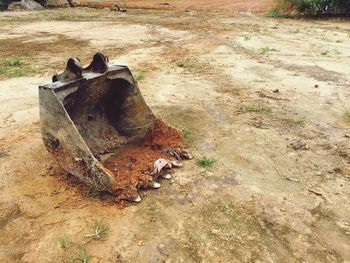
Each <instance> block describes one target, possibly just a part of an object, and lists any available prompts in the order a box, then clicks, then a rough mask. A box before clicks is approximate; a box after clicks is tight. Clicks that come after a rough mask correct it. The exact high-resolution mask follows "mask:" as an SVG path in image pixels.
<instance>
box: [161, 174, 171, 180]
mask: <svg viewBox="0 0 350 263" xmlns="http://www.w3.org/2000/svg"><path fill="white" fill-rule="evenodd" d="M162 177H163V178H164V179H167V180H170V179H171V174H165V175H163V176H162Z"/></svg>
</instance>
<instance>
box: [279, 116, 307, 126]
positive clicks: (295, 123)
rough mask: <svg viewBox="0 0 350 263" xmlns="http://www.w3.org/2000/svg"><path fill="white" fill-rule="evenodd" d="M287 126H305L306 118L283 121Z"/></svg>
mask: <svg viewBox="0 0 350 263" xmlns="http://www.w3.org/2000/svg"><path fill="white" fill-rule="evenodd" d="M283 120H284V121H285V122H286V123H287V124H289V125H292V126H305V119H304V118H286V119H283Z"/></svg>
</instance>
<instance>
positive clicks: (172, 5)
mask: <svg viewBox="0 0 350 263" xmlns="http://www.w3.org/2000/svg"><path fill="white" fill-rule="evenodd" d="M78 2H79V3H81V4H84V3H89V4H91V1H84V0H82V1H78ZM115 3H117V5H118V6H119V7H121V8H124V7H126V8H142V9H167V10H169V9H170V10H171V9H183V10H186V9H187V10H211V9H214V10H215V9H216V10H223V9H225V10H232V11H236V12H237V11H239V12H266V11H268V10H270V9H271V7H272V6H274V1H273V0H259V1H256V0H244V1H239V0H219V1H218V0H217V1H212V0H171V1H161V0H121V1H96V2H94V5H99V6H114V4H115Z"/></svg>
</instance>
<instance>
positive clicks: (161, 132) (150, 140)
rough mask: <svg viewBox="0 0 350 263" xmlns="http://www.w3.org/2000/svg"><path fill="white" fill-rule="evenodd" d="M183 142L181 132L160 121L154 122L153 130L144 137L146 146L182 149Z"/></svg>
mask: <svg viewBox="0 0 350 263" xmlns="http://www.w3.org/2000/svg"><path fill="white" fill-rule="evenodd" d="M183 142H184V137H183V135H182V132H181V131H180V130H178V129H175V128H173V127H171V126H169V125H168V124H166V123H165V122H164V121H162V120H160V119H157V120H156V121H155V124H154V127H153V129H152V130H151V131H150V132H149V133H148V134H147V135H146V137H145V140H144V144H145V145H146V146H153V147H160V148H173V149H176V148H180V149H183V146H184V145H183Z"/></svg>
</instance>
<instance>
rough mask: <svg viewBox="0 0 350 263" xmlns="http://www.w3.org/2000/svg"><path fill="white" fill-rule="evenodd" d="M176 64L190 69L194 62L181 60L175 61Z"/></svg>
mask: <svg viewBox="0 0 350 263" xmlns="http://www.w3.org/2000/svg"><path fill="white" fill-rule="evenodd" d="M177 66H178V67H180V68H184V69H191V68H193V67H194V64H193V63H191V62H185V61H181V62H178V63H177Z"/></svg>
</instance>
